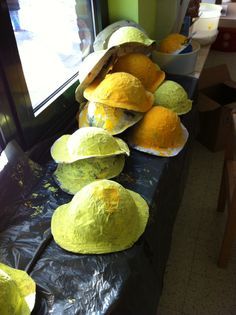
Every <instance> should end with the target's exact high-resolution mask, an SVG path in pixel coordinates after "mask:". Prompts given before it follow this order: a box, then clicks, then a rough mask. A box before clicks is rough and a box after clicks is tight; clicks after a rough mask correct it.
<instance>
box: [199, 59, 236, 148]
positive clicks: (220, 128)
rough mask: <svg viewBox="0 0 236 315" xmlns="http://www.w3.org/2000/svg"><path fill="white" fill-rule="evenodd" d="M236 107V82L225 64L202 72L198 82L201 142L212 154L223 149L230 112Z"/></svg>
mask: <svg viewBox="0 0 236 315" xmlns="http://www.w3.org/2000/svg"><path fill="white" fill-rule="evenodd" d="M234 108H236V82H234V81H232V80H231V77H230V74H229V71H228V68H227V66H226V65H224V64H222V65H219V66H216V67H212V68H206V69H204V70H203V71H202V74H201V76H200V79H199V95H198V110H199V124H200V126H199V127H200V130H199V135H198V140H199V141H200V142H201V143H202V144H204V145H205V146H206V147H207V148H208V149H210V150H211V151H220V150H223V149H224V146H225V139H226V134H227V130H228V126H229V113H230V112H231V110H232V109H234Z"/></svg>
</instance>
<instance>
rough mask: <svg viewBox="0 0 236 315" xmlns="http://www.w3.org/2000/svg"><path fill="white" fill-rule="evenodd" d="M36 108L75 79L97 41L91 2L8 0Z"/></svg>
mask: <svg viewBox="0 0 236 315" xmlns="http://www.w3.org/2000/svg"><path fill="white" fill-rule="evenodd" d="M7 4H8V9H9V13H10V18H11V22H12V27H13V29H14V34H15V37H16V41H17V46H18V50H19V55H20V59H21V63H22V67H23V71H24V75H25V80H26V83H27V87H28V91H29V94H30V98H31V102H32V106H33V107H34V108H35V107H36V106H38V105H39V104H40V103H42V102H43V101H44V100H45V99H47V98H48V97H49V96H50V95H51V94H52V93H53V92H54V91H55V90H57V89H58V88H60V87H61V86H62V85H63V84H64V83H65V82H66V81H68V80H69V79H70V78H72V77H73V76H74V75H75V74H76V73H77V72H78V69H79V63H80V62H81V60H82V58H84V57H85V56H86V55H87V54H88V53H89V52H90V49H91V47H92V42H93V39H94V33H93V24H92V12H91V4H90V1H89V0H77V1H75V0H34V1H32V0H7Z"/></svg>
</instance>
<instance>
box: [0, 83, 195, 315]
mask: <svg viewBox="0 0 236 315" xmlns="http://www.w3.org/2000/svg"><path fill="white" fill-rule="evenodd" d="M175 80H176V81H179V82H180V83H181V84H182V85H183V86H184V87H185V89H186V90H187V91H188V92H189V96H190V97H191V98H192V97H193V93H194V91H195V88H196V82H197V81H196V80H194V79H190V78H185V77H180V78H179V79H178V78H177V79H176V77H175ZM195 118H196V110H195V109H193V110H192V111H191V112H190V113H188V114H187V115H184V116H183V118H182V122H183V123H184V125H185V126H186V127H187V129H188V130H189V132H190V138H189V140H188V142H187V144H186V146H185V148H184V149H183V150H182V151H181V152H180V153H179V154H178V155H177V156H176V157H171V158H161V157H155V156H152V155H148V154H145V153H142V152H138V151H136V150H131V156H130V157H129V158H127V160H126V165H125V169H124V171H123V172H122V173H121V174H120V176H119V177H117V178H116V179H115V180H116V181H118V182H120V183H121V184H122V185H123V186H124V187H126V188H129V189H132V190H134V191H136V192H138V193H140V194H141V195H142V196H143V197H144V198H145V199H146V200H147V202H148V204H149V206H150V218H149V222H148V225H147V228H146V231H145V233H144V234H143V235H142V236H141V238H140V239H139V240H138V241H137V242H136V244H135V245H134V246H133V247H132V248H130V249H128V250H124V251H121V252H117V253H112V254H105V255H80V254H73V253H69V252H67V251H65V250H63V249H61V248H60V247H59V246H58V245H57V244H56V243H55V242H54V240H53V239H52V238H50V231H49V228H50V221H51V216H52V213H53V211H54V210H55V209H56V208H57V207H58V206H59V205H61V204H64V203H66V202H69V201H70V200H71V196H70V195H68V194H66V193H65V192H63V191H62V190H61V189H60V188H59V187H58V186H57V184H56V183H55V182H54V180H53V177H52V173H53V171H54V170H55V168H56V164H55V163H54V162H52V161H49V162H48V163H46V164H45V165H43V166H40V165H38V164H36V163H34V162H32V161H31V160H30V159H28V158H27V157H26V155H24V154H23V153H21V152H20V151H19V150H18V149H17V148H14V147H13V149H12V146H11V145H10V146H9V147H8V148H7V150H6V151H7V154H8V157H9V159H10V160H9V163H8V164H7V166H6V167H5V168H4V170H3V171H2V172H0V204H1V210H0V261H1V262H3V263H6V264H8V265H10V266H12V267H15V268H19V269H26V268H29V262H30V261H31V260H32V258H33V257H34V255H35V253H36V252H37V249H38V246H39V245H40V244H42V242H45V244H44V247H45V248H43V250H42V252H40V256H39V257H37V259H36V262H35V264H32V266H30V268H29V273H30V275H31V276H32V278H33V279H34V280H35V281H36V283H37V298H36V305H35V308H34V310H33V314H37V315H46V314H53V315H60V314H63V315H64V314H66V315H74V314H81V315H82V314H86V315H102V314H112V315H121V314H122V315H126V314H127V315H133V314H134V315H152V314H155V313H156V309H157V305H158V301H159V297H160V294H161V290H162V282H163V276H164V271H165V265H166V261H167V259H168V254H169V250H170V244H171V235H172V229H173V224H174V221H175V217H176V214H177V210H178V208H179V204H180V201H181V198H182V194H183V189H184V183H185V178H186V173H187V169H188V161H189V156H190V154H189V153H190V151H191V150H190V148H191V139H192V137H193V134H194V126H195Z"/></svg>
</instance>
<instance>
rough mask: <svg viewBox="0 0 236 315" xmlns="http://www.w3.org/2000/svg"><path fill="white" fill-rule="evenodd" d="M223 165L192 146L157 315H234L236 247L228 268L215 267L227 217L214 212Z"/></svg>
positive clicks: (219, 158) (218, 155) (217, 157)
mask: <svg viewBox="0 0 236 315" xmlns="http://www.w3.org/2000/svg"><path fill="white" fill-rule="evenodd" d="M222 162H223V152H219V153H212V152H210V151H209V150H208V149H206V148H205V147H204V146H202V145H201V144H200V143H199V142H197V141H195V142H194V146H193V154H192V159H191V163H190V170H189V176H188V179H187V183H186V188H185V192H184V196H183V200H182V204H181V207H180V209H179V212H178V216H177V219H176V223H175V226H174V231H173V240H172V247H171V252H170V256H169V260H168V263H167V267H166V273H165V278H164V288H163V293H162V296H161V300H160V304H159V308H158V312H157V314H158V315H235V314H236V247H235V248H234V250H233V252H234V254H233V257H232V258H231V261H230V263H229V266H228V268H227V269H220V268H218V267H217V265H216V261H217V256H218V252H219V246H220V243H221V239H222V235H223V230H224V224H225V218H226V213H219V212H216V203H217V196H218V191H219V183H220V178H221V170H222Z"/></svg>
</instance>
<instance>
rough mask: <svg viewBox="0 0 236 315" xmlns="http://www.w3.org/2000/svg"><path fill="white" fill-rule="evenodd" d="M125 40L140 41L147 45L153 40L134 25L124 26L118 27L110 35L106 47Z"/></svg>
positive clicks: (125, 41)
mask: <svg viewBox="0 0 236 315" xmlns="http://www.w3.org/2000/svg"><path fill="white" fill-rule="evenodd" d="M127 42H135V43H142V44H144V45H147V46H149V45H151V44H152V43H154V42H155V41H154V40H152V39H150V38H148V36H147V35H146V34H145V33H144V32H142V31H141V30H140V29H138V28H136V27H134V26H124V27H120V28H119V29H118V30H116V31H115V32H114V33H113V34H112V35H111V37H110V38H109V40H108V45H107V47H108V48H110V47H112V46H116V45H121V44H123V43H127Z"/></svg>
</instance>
